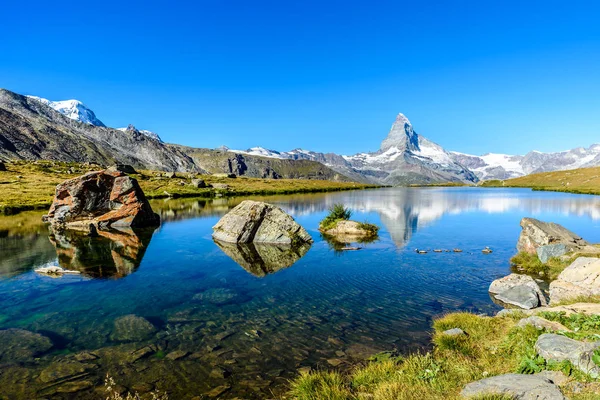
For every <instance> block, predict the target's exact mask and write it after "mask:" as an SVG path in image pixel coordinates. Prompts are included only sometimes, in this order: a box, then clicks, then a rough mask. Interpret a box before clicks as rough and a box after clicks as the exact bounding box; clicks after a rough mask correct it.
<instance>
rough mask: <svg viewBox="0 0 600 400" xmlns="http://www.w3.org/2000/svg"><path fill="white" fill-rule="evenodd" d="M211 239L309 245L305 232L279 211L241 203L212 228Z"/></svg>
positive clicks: (308, 237)
mask: <svg viewBox="0 0 600 400" xmlns="http://www.w3.org/2000/svg"><path fill="white" fill-rule="evenodd" d="M212 236H213V238H214V239H215V240H219V241H222V242H228V243H250V242H255V243H273V244H286V245H300V244H302V243H312V241H313V240H312V238H311V237H310V235H309V234H308V232H306V230H305V229H304V228H303V227H301V226H300V225H298V223H297V222H296V221H294V219H293V218H292V217H291V216H290V215H288V214H287V213H286V212H285V211H283V210H282V209H281V208H279V207H276V206H274V205H271V204H268V203H263V202H260V201H252V200H245V201H242V202H241V203H240V204H239V205H237V206H236V207H235V208H234V209H233V210H231V211H229V212H228V213H227V214H226V215H225V216H223V218H221V219H220V220H219V222H217V224H216V225H215V226H213V234H212Z"/></svg>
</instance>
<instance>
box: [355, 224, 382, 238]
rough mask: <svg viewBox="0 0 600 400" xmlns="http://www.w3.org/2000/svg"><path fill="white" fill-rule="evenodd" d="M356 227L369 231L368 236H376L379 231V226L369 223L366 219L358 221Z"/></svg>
mask: <svg viewBox="0 0 600 400" xmlns="http://www.w3.org/2000/svg"><path fill="white" fill-rule="evenodd" d="M358 227H359V228H360V229H362V230H364V231H367V232H369V235H370V236H376V235H377V234H378V233H379V227H378V226H377V225H375V224H371V223H369V222H367V221H365V222H359V223H358Z"/></svg>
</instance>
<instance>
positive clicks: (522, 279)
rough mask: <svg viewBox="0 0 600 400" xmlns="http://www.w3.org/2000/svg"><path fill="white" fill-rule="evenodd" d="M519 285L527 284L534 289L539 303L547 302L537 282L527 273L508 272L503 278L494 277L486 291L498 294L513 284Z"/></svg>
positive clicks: (544, 303) (513, 285)
mask: <svg viewBox="0 0 600 400" xmlns="http://www.w3.org/2000/svg"><path fill="white" fill-rule="evenodd" d="M521 285H525V286H528V287H530V288H532V289H533V290H534V291H535V293H536V294H537V297H538V300H539V304H540V305H542V306H545V305H547V304H548V302H547V301H546V297H545V296H544V293H543V292H542V289H540V286H539V285H538V284H537V282H536V281H535V280H534V279H533V278H532V277H531V276H529V275H523V274H510V275H507V276H505V277H503V278H500V279H496V280H494V281H493V282H492V283H491V284H490V287H489V289H488V291H489V292H490V293H492V294H494V295H498V294H500V293H504V292H506V291H507V290H509V289H511V288H513V287H515V286H521Z"/></svg>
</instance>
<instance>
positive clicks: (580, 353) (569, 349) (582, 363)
mask: <svg viewBox="0 0 600 400" xmlns="http://www.w3.org/2000/svg"><path fill="white" fill-rule="evenodd" d="M598 347H600V342H594V343H588V342H580V341H578V340H574V339H570V338H568V337H566V336H563V335H557V334H554V333H544V334H543V335H541V336H540V337H539V338H538V340H537V342H535V350H536V351H537V352H538V354H539V355H540V356H542V357H544V358H545V359H546V360H552V361H558V362H560V361H565V360H566V361H570V362H571V364H573V366H575V367H576V368H579V369H580V370H581V371H583V372H585V373H586V374H590V376H592V377H593V378H597V377H598V376H600V368H599V367H598V366H597V365H596V364H595V363H594V362H593V361H592V355H593V354H594V350H596V349H597V348H598Z"/></svg>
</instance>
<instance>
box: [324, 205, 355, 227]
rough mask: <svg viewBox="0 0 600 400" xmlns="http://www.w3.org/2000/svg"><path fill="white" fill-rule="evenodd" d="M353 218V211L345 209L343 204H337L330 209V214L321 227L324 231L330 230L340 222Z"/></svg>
mask: <svg viewBox="0 0 600 400" xmlns="http://www.w3.org/2000/svg"><path fill="white" fill-rule="evenodd" d="M351 216H352V210H350V209H349V208H346V207H344V205H343V204H340V203H336V204H334V205H332V206H331V207H329V214H327V216H326V217H325V218H324V219H323V221H321V223H320V224H319V227H320V228H321V229H322V230H325V231H326V230H328V229H332V228H334V227H335V225H336V224H337V223H338V221H347V220H349V219H350V217H351Z"/></svg>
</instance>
